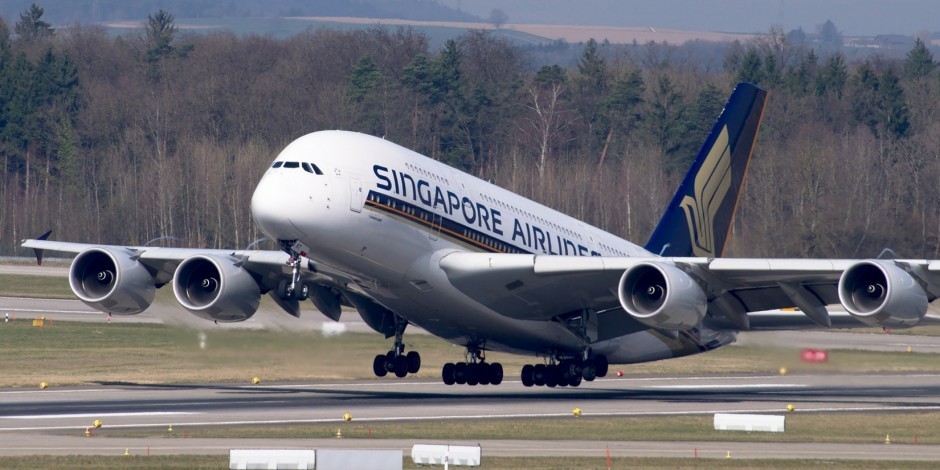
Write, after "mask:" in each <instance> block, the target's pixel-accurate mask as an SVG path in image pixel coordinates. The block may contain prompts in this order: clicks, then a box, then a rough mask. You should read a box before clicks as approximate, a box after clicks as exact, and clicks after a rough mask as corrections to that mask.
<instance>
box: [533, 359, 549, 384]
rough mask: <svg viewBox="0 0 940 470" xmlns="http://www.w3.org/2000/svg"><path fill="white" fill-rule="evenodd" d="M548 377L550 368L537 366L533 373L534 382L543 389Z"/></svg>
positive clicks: (541, 365)
mask: <svg viewBox="0 0 940 470" xmlns="http://www.w3.org/2000/svg"><path fill="white" fill-rule="evenodd" d="M546 375H548V368H547V367H545V364H536V365H535V366H534V369H533V371H532V382H533V383H535V385H538V386H539V387H541V386H543V385H545V378H546Z"/></svg>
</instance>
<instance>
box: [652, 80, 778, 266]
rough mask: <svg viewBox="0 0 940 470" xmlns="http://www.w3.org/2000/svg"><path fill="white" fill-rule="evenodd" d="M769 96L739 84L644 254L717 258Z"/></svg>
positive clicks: (758, 89) (764, 92)
mask: <svg viewBox="0 0 940 470" xmlns="http://www.w3.org/2000/svg"><path fill="white" fill-rule="evenodd" d="M766 99H767V92H766V91H765V90H763V89H761V88H758V87H756V86H755V85H752V84H750V83H739V84H738V86H736V87H735V88H734V91H733V92H732V93H731V98H729V99H728V103H727V104H726V105H725V109H724V110H723V111H722V112H721V115H720V116H718V121H716V122H715V126H714V127H712V131H711V133H709V134H708V138H707V139H705V144H704V145H702V149H701V150H699V152H698V156H697V157H695V162H694V163H692V168H691V169H689V172H688V173H687V174H686V175H685V178H684V179H683V180H682V184H681V185H679V190H678V191H677V192H676V195H675V196H673V198H672V202H670V203H669V207H668V208H667V209H666V213H665V214H663V218H662V219H660V221H659V225H657V226H656V230H654V231H653V235H652V236H651V237H650V240H649V242H647V244H646V247H645V248H646V249H647V250H648V251H650V252H652V253H654V254H658V255H662V256H705V257H718V256H721V254H722V252H723V251H724V248H725V240H726V239H727V236H728V231H729V230H730V229H731V221H732V220H733V219H734V211H735V207H736V206H737V203H738V195H740V193H741V187H742V186H743V184H744V174H745V172H746V171H747V165H748V162H749V161H750V159H751V150H752V149H753V148H754V141H755V140H757V129H758V128H759V127H760V121H761V115H762V114H763V111H764V102H765V101H766Z"/></svg>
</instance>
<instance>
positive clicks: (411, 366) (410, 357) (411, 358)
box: [405, 351, 421, 374]
mask: <svg viewBox="0 0 940 470" xmlns="http://www.w3.org/2000/svg"><path fill="white" fill-rule="evenodd" d="M405 359H406V360H407V361H408V373H409V374H416V373H418V370H420V369H421V355H420V354H418V351H408V354H407V355H406V356H405Z"/></svg>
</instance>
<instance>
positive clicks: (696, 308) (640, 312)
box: [617, 262, 708, 330]
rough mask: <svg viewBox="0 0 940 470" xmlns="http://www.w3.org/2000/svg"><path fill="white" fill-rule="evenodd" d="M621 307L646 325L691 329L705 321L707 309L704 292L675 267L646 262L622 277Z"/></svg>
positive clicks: (619, 290) (632, 268)
mask: <svg viewBox="0 0 940 470" xmlns="http://www.w3.org/2000/svg"><path fill="white" fill-rule="evenodd" d="M617 291H618V293H619V296H620V305H621V306H623V309H624V310H626V311H627V313H629V314H630V316H632V317H633V318H635V319H636V320H638V321H639V322H641V323H643V324H644V325H647V326H650V327H653V328H660V329H668V330H688V329H689V328H694V327H695V326H698V324H699V323H700V322H701V321H702V318H703V317H704V316H705V312H706V310H707V309H708V301H707V299H706V297H705V292H703V291H702V288H701V287H699V285H698V284H697V283H696V282H695V281H694V280H693V279H692V278H691V277H689V275H688V274H686V273H684V272H682V271H681V270H679V269H678V268H676V267H675V266H672V265H669V264H664V263H656V262H646V263H640V264H638V265H636V266H633V267H631V268H630V269H628V270H626V271H625V272H624V273H623V276H621V277H620V285H619V286H618V289H617Z"/></svg>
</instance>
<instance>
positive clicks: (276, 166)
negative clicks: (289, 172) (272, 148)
mask: <svg viewBox="0 0 940 470" xmlns="http://www.w3.org/2000/svg"><path fill="white" fill-rule="evenodd" d="M283 164H284V162H274V166H272V167H271V168H280V167H281V165H283Z"/></svg>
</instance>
